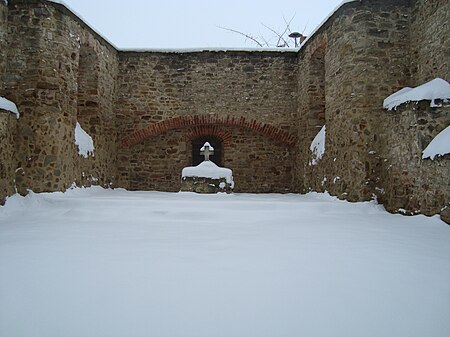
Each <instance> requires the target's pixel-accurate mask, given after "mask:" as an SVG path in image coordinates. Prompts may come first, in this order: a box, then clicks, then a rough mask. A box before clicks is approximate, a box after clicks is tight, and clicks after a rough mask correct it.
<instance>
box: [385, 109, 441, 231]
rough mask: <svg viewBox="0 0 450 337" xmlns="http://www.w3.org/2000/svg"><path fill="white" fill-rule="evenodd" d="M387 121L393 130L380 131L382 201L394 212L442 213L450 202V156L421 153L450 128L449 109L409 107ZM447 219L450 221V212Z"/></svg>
mask: <svg viewBox="0 0 450 337" xmlns="http://www.w3.org/2000/svg"><path fill="white" fill-rule="evenodd" d="M385 118H386V119H387V120H388V124H389V126H390V127H387V128H385V129H384V130H380V141H381V143H382V144H381V146H380V153H379V156H380V157H381V158H383V160H382V162H381V163H382V170H381V172H382V175H381V185H380V187H381V188H382V190H381V191H378V193H377V194H378V196H379V199H380V201H381V202H382V203H383V204H384V205H385V207H386V209H387V210H389V211H391V212H397V211H399V210H401V211H402V212H405V213H406V214H416V213H422V214H426V215H433V214H439V213H441V210H444V209H445V208H446V207H447V208H448V206H449V202H450V183H449V172H450V156H448V155H447V156H444V157H436V158H435V159H434V160H431V159H422V151H423V150H424V149H425V148H426V147H427V146H428V144H429V143H430V142H431V140H432V139H433V138H434V137H435V136H436V135H437V134H438V133H439V132H441V131H442V130H443V129H445V128H446V127H447V126H448V125H450V107H447V108H431V107H430V102H429V101H422V102H420V103H419V104H416V103H409V104H404V105H402V106H400V107H399V108H397V110H393V111H389V112H386V117H385ZM444 217H446V218H445V219H446V221H447V222H449V221H450V209H447V211H446V212H445V214H443V218H444Z"/></svg>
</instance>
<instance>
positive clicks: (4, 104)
mask: <svg viewBox="0 0 450 337" xmlns="http://www.w3.org/2000/svg"><path fill="white" fill-rule="evenodd" d="M0 109H3V110H6V111H9V112H12V113H13V114H15V115H16V117H17V118H19V116H20V113H19V110H17V106H16V104H15V103H14V102H11V101H10V100H9V99H6V98H5V97H1V96H0Z"/></svg>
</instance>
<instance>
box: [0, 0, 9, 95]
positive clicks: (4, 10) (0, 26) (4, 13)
mask: <svg viewBox="0 0 450 337" xmlns="http://www.w3.org/2000/svg"><path fill="white" fill-rule="evenodd" d="M7 48H8V7H7V6H6V4H5V3H4V2H3V1H0V96H2V95H3V87H4V82H3V76H4V74H5V69H6V51H7Z"/></svg>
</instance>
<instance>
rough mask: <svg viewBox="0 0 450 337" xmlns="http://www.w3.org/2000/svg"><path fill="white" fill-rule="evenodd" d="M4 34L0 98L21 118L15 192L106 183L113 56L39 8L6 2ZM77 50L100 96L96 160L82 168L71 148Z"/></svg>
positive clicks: (75, 24)
mask: <svg viewBox="0 0 450 337" xmlns="http://www.w3.org/2000/svg"><path fill="white" fill-rule="evenodd" d="M8 34H9V41H10V44H9V48H8V51H7V53H8V54H7V67H6V68H7V72H6V75H5V76H4V93H5V95H6V96H7V97H8V98H10V99H11V100H12V101H14V102H15V103H16V104H17V106H18V108H19V111H20V112H21V117H20V119H19V120H18V128H17V135H16V139H17V144H18V145H17V149H16V158H17V175H16V177H15V179H16V184H17V188H18V191H19V192H20V193H23V194H24V193H26V191H27V190H28V189H32V190H33V191H35V192H42V191H56V190H64V189H66V188H67V187H69V186H70V185H71V184H72V183H74V182H75V183H77V184H79V185H80V184H83V183H84V182H83V179H82V175H86V176H88V177H92V176H94V177H95V178H96V179H98V178H102V179H103V181H102V182H104V183H106V182H107V181H106V180H108V182H109V179H107V178H106V177H110V176H112V175H114V173H111V172H114V170H115V167H114V158H115V139H114V136H115V119H114V118H113V113H112V95H113V93H112V92H113V90H114V85H112V83H114V77H113V76H114V73H115V70H116V68H117V58H116V51H115V50H114V48H112V47H111V46H110V45H109V44H107V43H106V42H105V41H103V40H102V39H99V38H98V36H96V35H95V33H93V32H92V30H90V29H88V28H87V26H86V25H85V24H84V23H82V22H81V21H80V20H79V19H77V18H76V17H75V16H74V15H73V14H72V13H70V12H69V11H68V10H67V9H66V8H65V7H64V6H62V5H59V4H54V3H49V2H46V1H39V0H35V1H11V2H10V4H9V14H8ZM82 45H87V46H89V48H91V49H92V50H93V51H94V52H95V53H96V54H97V55H98V59H99V61H98V64H96V66H95V69H96V71H97V72H98V74H99V75H98V82H97V84H96V87H97V88H96V91H97V95H99V96H100V95H101V96H102V98H101V99H99V103H98V110H97V111H96V118H97V119H96V122H97V125H98V126H97V127H96V128H98V130H97V129H96V132H95V133H93V134H92V135H91V136H93V138H94V143H95V144H94V145H95V147H96V157H95V159H94V160H92V159H91V162H92V163H90V164H86V163H85V162H84V161H86V160H85V159H84V158H83V157H81V156H79V155H78V149H77V148H76V146H75V142H74V129H75V124H76V121H77V114H78V105H79V104H78V101H79V97H78V87H79V86H78V81H79V77H80V76H81V77H82V74H81V75H80V74H79V73H80V72H79V62H80V51H81V50H82V48H81V46H82ZM80 104H83V103H80ZM85 128H86V131H88V132H89V131H91V132H92V130H89V126H85ZM87 161H89V160H87ZM83 172H84V174H83Z"/></svg>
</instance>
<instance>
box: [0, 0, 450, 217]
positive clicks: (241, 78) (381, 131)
mask: <svg viewBox="0 0 450 337" xmlns="http://www.w3.org/2000/svg"><path fill="white" fill-rule="evenodd" d="M449 22H450V3H449V2H448V1H447V0H433V1H429V0H428V1H427V0H370V1H369V0H361V1H354V2H349V3H346V4H343V5H342V6H341V7H340V8H339V9H338V10H337V11H336V12H335V13H333V14H332V15H331V17H330V18H329V19H328V20H327V21H326V22H325V23H324V24H323V25H322V26H321V27H319V28H318V30H317V31H316V32H315V33H314V34H313V35H312V36H310V37H309V38H308V40H307V41H306V43H304V45H303V46H302V48H300V50H299V51H284V50H281V49H280V50H261V51H245V50H242V51H214V50H211V51H197V52H176V51H173V52H169V51H167V52H158V51H147V52H138V51H134V52H132V51H120V50H117V49H116V48H115V47H114V46H112V45H111V44H110V43H109V42H108V41H106V40H105V39H103V38H102V37H101V36H100V35H98V34H97V33H96V32H95V31H93V30H92V29H91V28H90V27H89V26H87V25H86V24H85V23H84V22H83V21H82V20H81V19H80V18H78V17H77V16H76V15H74V14H73V13H72V12H71V11H70V10H69V9H67V8H66V7H65V6H64V5H61V4H57V3H52V2H49V1H45V0H12V1H9V2H8V5H6V4H5V3H4V2H3V1H0V96H3V97H6V98H7V99H9V100H11V101H13V102H15V103H16V105H17V106H18V108H19V111H20V113H21V117H20V118H19V119H15V116H13V115H12V114H10V113H9V112H6V111H2V110H0V160H1V163H0V201H1V202H4V200H5V198H6V197H7V196H9V195H11V194H13V193H14V192H15V191H16V190H17V191H18V192H19V193H21V194H25V193H27V190H28V189H31V190H33V191H35V192H43V191H62V190H65V189H66V188H68V187H69V186H70V185H72V184H73V183H76V184H77V185H78V186H89V185H92V184H98V185H102V186H111V187H123V188H127V189H132V190H161V191H179V189H180V172H181V169H182V168H183V167H185V166H191V165H192V161H193V158H192V144H193V142H195V141H196V140H198V139H203V138H204V137H212V138H214V139H216V140H218V141H219V143H220V144H219V146H220V147H221V149H220V150H221V151H220V153H221V162H222V163H223V166H226V167H229V168H231V169H232V170H233V173H234V181H235V189H234V190H235V191H236V192H255V193H260V192H267V193H270V192H278V193H286V192H293V193H304V192H307V191H311V190H314V191H324V190H327V191H329V192H330V193H331V194H333V195H337V196H338V197H339V198H342V199H347V200H350V201H361V200H369V199H371V198H374V197H376V198H377V199H378V200H379V201H380V202H382V203H383V204H384V205H385V207H386V209H387V210H389V211H391V212H399V211H400V212H402V213H406V214H416V213H423V214H426V215H433V214H441V217H442V218H443V219H444V220H445V221H447V222H449V221H450V220H449V218H450V215H449V213H450V210H449V201H450V184H449V181H450V179H449V173H450V170H449V165H450V164H449V160H450V159H449V158H450V156H449V155H446V156H444V157H441V158H437V159H435V160H429V159H426V160H424V159H421V152H422V151H423V149H424V148H425V147H426V146H427V145H428V143H429V142H430V141H431V139H432V138H433V137H434V136H436V134H437V133H439V132H440V131H441V130H443V129H444V128H445V127H447V126H448V125H449V123H450V120H449V117H448V116H449V109H450V108H449V107H440V108H431V107H430V106H429V102H427V101H423V102H419V103H418V104H416V103H410V104H404V105H402V106H401V107H399V108H398V109H397V110H395V111H386V110H384V109H383V108H382V103H383V99H384V98H386V97H387V96H389V95H390V94H392V93H394V92H395V91H397V90H399V89H401V88H403V87H405V86H417V85H420V84H423V83H425V82H427V81H429V80H432V79H434V78H436V77H440V78H443V79H445V80H447V81H449V80H450V69H449V62H450V61H449V60H450V43H449V36H450V28H449V24H448V23H449ZM77 121H78V122H79V123H80V124H81V126H82V127H83V129H84V130H86V131H87V132H88V133H89V134H90V135H91V136H92V138H93V140H94V146H95V151H94V156H93V157H89V158H87V159H86V158H84V157H82V156H80V155H79V154H78V149H77V148H76V146H75V144H74V128H75V124H76V122H77ZM323 125H326V130H327V131H326V143H325V149H326V150H325V154H324V156H323V158H322V159H321V160H319V162H318V163H317V165H309V162H310V161H311V152H310V150H309V147H310V144H311V141H312V139H313V138H314V137H315V135H316V134H317V133H318V131H319V130H320V129H321V128H322V126H323Z"/></svg>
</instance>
